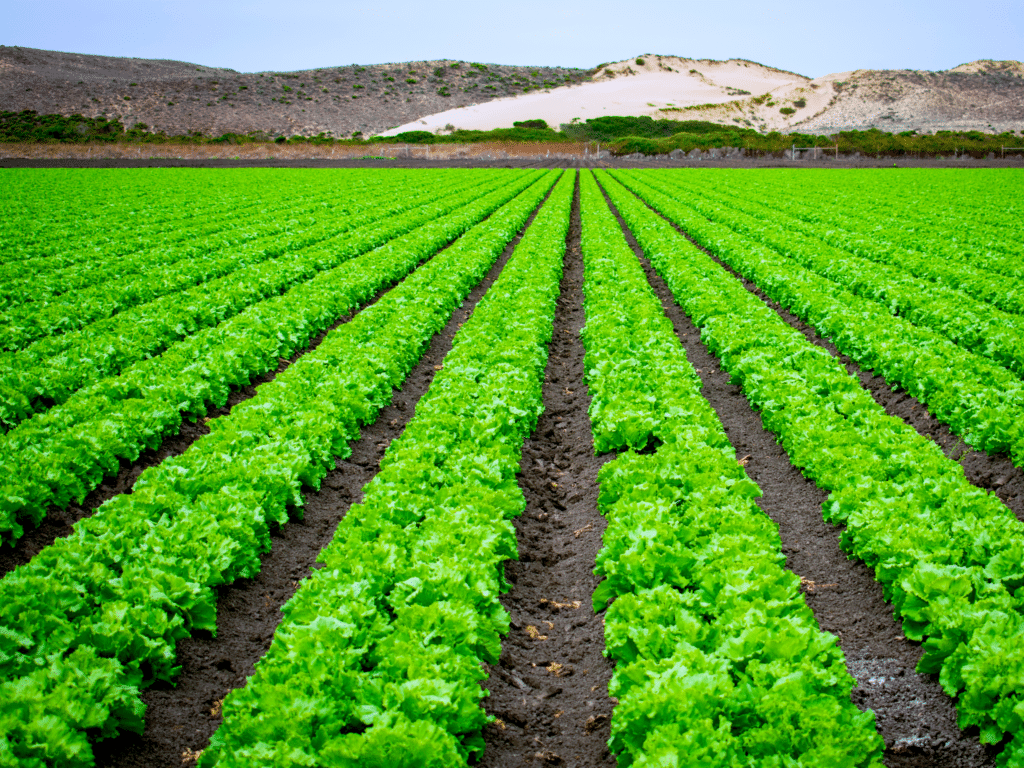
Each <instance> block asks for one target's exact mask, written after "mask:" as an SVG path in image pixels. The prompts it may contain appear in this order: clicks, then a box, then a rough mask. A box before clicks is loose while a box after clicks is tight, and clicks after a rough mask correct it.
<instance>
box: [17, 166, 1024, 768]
mask: <svg viewBox="0 0 1024 768" xmlns="http://www.w3.org/2000/svg"><path fill="white" fill-rule="evenodd" d="M0 174H2V175H0V178H2V180H3V185H2V186H0V210H2V211H3V222H4V226H3V233H2V235H0V569H2V580H0V729H2V732H3V740H2V741H0V766H33V767H34V768H35V767H38V768H44V767H46V768H49V767H64V766H69V767H73V768H77V767H79V766H93V765H101V766H142V765H148V766H156V765H164V766H172V765H173V766H181V765H185V766H188V765H199V766H202V767H203V768H228V767H229V766H238V767H239V768H241V767H242V766H247V767H248V766H324V767H332V768H333V767H336V766H337V767H342V766H344V767H349V766H351V767H352V768H354V767H355V766H387V767H388V768H404V767H406V766H408V767H409V768H412V767H414V766H415V767H417V768H446V767H447V766H459V765H480V766H518V765H566V766H598V765H600V766H614V765H619V766H636V767H637V768H641V767H642V768H654V767H655V766H657V767H658V768H675V767H683V766H708V767H709V768H710V767H712V766H723V767H724V766H729V767H730V768H737V767H739V766H759V767H760V766H766V767H771V768H784V767H785V768H796V767H797V766H807V767H808V768H810V767H811V766H849V767H850V768H854V767H857V768H869V767H870V768H877V767H879V766H883V765H885V766H889V767H890V768H893V767H894V766H907V767H908V768H909V767H910V766H1010V767H1015V768H1024V525H1022V523H1021V520H1024V472H1022V469H1024V237H1022V235H1024V223H1022V222H1024V210H1022V203H1021V201H1022V199H1024V194H1022V193H1024V177H1022V176H1021V175H1020V173H1019V172H1017V171H1014V170H973V171H972V170H949V171H945V170H913V169H900V170H895V169H893V170H858V171H854V170H851V171H830V170H690V169H665V170H629V169H621V168H620V169H599V170H596V171H594V170H591V169H581V170H579V171H577V170H574V169H569V170H564V171H562V170H550V169H540V170H531V169H500V168H479V169H397V168H396V169H340V170H273V169H235V170H199V169H146V170H94V169H90V170H34V169H32V170H5V171H2V172H0Z"/></svg>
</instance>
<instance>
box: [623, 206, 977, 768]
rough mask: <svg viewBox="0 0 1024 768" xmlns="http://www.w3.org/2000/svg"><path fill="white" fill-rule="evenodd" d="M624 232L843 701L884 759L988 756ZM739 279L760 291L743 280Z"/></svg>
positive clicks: (908, 762)
mask: <svg viewBox="0 0 1024 768" xmlns="http://www.w3.org/2000/svg"><path fill="white" fill-rule="evenodd" d="M613 210H614V208H613ZM616 215H617V211H616ZM620 222H621V219H620ZM684 234H685V233H684ZM626 237H627V240H628V241H629V243H630V245H631V246H632V247H633V249H634V250H635V251H636V252H637V255H638V256H639V257H640V261H641V263H642V264H643V267H644V270H645V272H646V273H647V276H648V279H649V280H650V282H651V285H652V287H653V288H654V290H655V292H656V293H657V295H658V296H659V298H660V299H661V301H662V305H663V307H664V308H665V312H666V314H667V315H668V316H669V318H670V319H671V320H672V323H673V325H674V327H675V329H676V333H677V334H678V336H679V338H680V340H681V341H682V343H683V346H684V348H685V349H686V354H687V357H688V358H689V360H690V362H691V363H692V364H693V365H694V367H695V368H697V372H698V373H699V374H700V376H701V379H702V380H703V383H704V387H703V390H702V394H703V395H704V397H705V398H707V400H708V401H709V402H710V403H711V405H712V407H713V408H714V409H715V411H716V412H717V413H718V417H719V419H721V421H722V424H723V426H724V427H725V431H726V434H727V435H728V437H729V440H730V441H731V442H732V444H733V447H734V448H735V449H736V454H737V459H745V460H746V462H747V463H746V469H747V473H748V474H749V475H750V477H751V479H752V480H754V482H756V483H757V484H758V485H759V486H760V487H761V490H762V492H763V494H764V495H763V496H762V497H761V499H760V500H759V502H758V506H759V507H760V508H761V509H762V510H763V511H764V512H765V513H766V514H767V515H768V516H769V517H771V518H772V519H773V520H774V521H775V522H776V523H777V524H778V526H779V535H780V538H781V540H782V551H783V553H785V555H786V559H787V567H788V568H789V569H790V570H792V571H793V572H794V573H796V574H798V575H799V576H800V577H801V578H802V579H803V580H804V590H803V591H804V596H805V599H806V600H807V604H808V606H809V607H810V608H811V610H812V611H813V612H814V615H815V618H816V619H817V621H818V624H819V626H820V627H821V628H822V629H823V630H825V631H828V632H832V633H833V634H835V635H836V636H837V637H838V638H839V642H840V645H841V646H842V648H843V652H844V653H845V654H846V661H847V667H848V668H849V670H850V673H851V674H852V675H853V677H854V678H855V679H856V680H857V687H856V688H855V689H854V691H853V701H854V702H855V703H856V704H857V706H858V707H860V708H861V709H870V710H873V711H874V713H875V716H876V723H877V727H878V731H879V733H880V734H881V735H882V737H883V738H884V739H885V745H886V751H885V758H884V760H885V764H886V765H887V766H889V768H925V766H928V767H929V768H931V767H934V768H954V767H956V768H967V767H968V766H970V767H971V768H974V767H976V766H977V767H980V766H990V765H993V764H994V763H993V756H992V753H990V751H989V750H986V749H985V748H984V747H982V746H981V744H980V743H979V742H978V735H977V729H972V730H971V731H968V732H966V733H965V732H962V731H960V729H959V728H958V727H957V725H956V711H955V709H954V706H953V702H952V700H951V699H950V698H949V697H948V696H947V695H946V694H945V692H943V690H942V688H941V687H940V686H939V683H938V676H937V675H921V674H918V673H917V672H915V671H914V668H915V666H916V664H917V661H918V659H919V658H920V657H921V648H920V646H919V645H917V644H915V643H912V642H910V641H909V640H907V639H906V638H905V637H904V636H903V632H902V628H901V625H900V623H899V622H897V621H895V620H894V619H893V615H892V608H891V606H890V605H888V604H887V603H886V602H885V599H884V597H883V594H882V587H881V585H880V584H879V583H878V582H877V581H875V579H874V574H873V572H872V571H871V570H870V569H869V568H868V567H867V566H865V565H864V564H863V563H861V562H860V561H857V560H851V559H848V558H847V556H846V554H845V553H844V552H843V551H842V550H841V549H840V548H839V535H840V533H841V529H840V528H839V527H836V526H833V525H831V524H829V523H826V522H825V521H824V519H823V518H822V513H821V505H822V502H823V501H824V500H825V498H826V496H827V494H826V493H825V492H824V491H822V490H821V489H819V488H818V487H817V486H815V485H814V483H813V482H812V481H810V480H808V479H807V478H805V477H804V476H803V475H802V474H801V473H800V471H799V470H798V469H797V468H796V467H794V466H793V464H792V463H791V462H790V459H789V456H788V455H787V454H786V452H785V450H784V449H783V448H782V447H781V446H780V445H778V444H777V443H776V441H775V437H774V435H773V434H772V433H771V432H769V431H767V430H766V429H764V427H763V425H762V423H761V417H760V416H759V415H758V414H757V413H756V412H755V411H754V410H753V409H752V408H751V407H750V405H749V403H748V402H747V400H746V398H745V397H744V396H743V392H742V389H741V387H739V386H737V385H733V384H730V383H729V378H730V377H729V374H728V373H726V372H725V371H723V370H722V369H721V367H720V365H719V361H718V359H717V358H716V357H715V356H713V355H712V354H711V353H709V352H708V350H707V348H706V347H705V345H704V344H703V343H702V342H701V341H700V331H699V329H698V328H697V327H696V326H695V325H694V324H693V322H692V321H691V320H690V318H689V317H688V316H687V315H686V314H685V313H683V311H682V310H681V308H680V307H679V305H678V304H676V303H675V301H674V299H673V297H672V294H671V292H670V291H669V289H668V286H667V285H666V284H665V282H664V281H663V280H662V279H661V278H660V277H659V276H658V275H657V273H656V272H655V271H654V269H653V268H652V267H651V265H650V262H649V261H648V260H647V259H646V258H645V257H644V256H643V254H642V251H641V250H640V248H639V246H638V245H637V243H636V240H635V239H634V238H633V236H632V235H631V234H629V233H628V231H627V232H626ZM705 252H706V251H705ZM716 260H717V259H716ZM719 263H721V262H719ZM723 266H724V265H723ZM730 272H731V270H730ZM733 274H734V275H735V273H733ZM743 283H744V285H745V286H746V288H747V289H748V290H750V291H751V292H752V293H755V295H757V296H759V298H762V299H764V296H763V295H762V294H761V293H760V292H759V291H758V290H757V289H756V288H755V287H754V286H753V284H752V283H750V282H749V281H746V280H744V281H743ZM766 303H768V304H769V306H771V307H772V309H774V310H776V311H779V313H780V315H781V316H782V317H783V319H784V320H786V321H787V322H789V323H790V324H791V325H794V326H795V327H798V326H799V325H801V324H800V323H799V321H797V320H796V319H795V318H794V317H793V316H792V315H789V314H788V313H786V312H784V311H780V308H779V306H778V305H777V304H774V303H772V302H766ZM804 328H805V329H806V326H804ZM804 332H805V334H806V333H807V330H804ZM811 335H813V334H811ZM819 341H820V340H819Z"/></svg>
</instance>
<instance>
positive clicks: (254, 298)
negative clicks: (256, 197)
mask: <svg viewBox="0 0 1024 768" xmlns="http://www.w3.org/2000/svg"><path fill="white" fill-rule="evenodd" d="M508 180H509V177H504V176H493V177H491V178H489V179H486V180H485V179H479V178H475V179H458V180H453V181H454V182H455V183H454V184H453V185H452V186H451V187H448V188H447V189H445V190H444V191H443V192H438V190H437V189H436V185H435V187H434V188H432V189H431V190H430V191H421V192H419V193H417V190H415V189H404V190H403V189H401V188H398V189H394V188H393V189H394V191H395V192H399V191H402V192H404V194H401V195H397V194H396V196H395V197H394V198H392V199H390V200H388V201H375V210H373V211H372V212H368V213H367V214H365V215H363V216H355V217H352V218H351V219H348V220H344V219H341V220H339V231H338V233H336V234H335V235H334V236H332V237H330V238H328V239H327V240H325V241H322V242H319V243H316V244H314V245H311V246H308V247H306V248H302V249H299V250H297V251H295V252H293V253H289V254H288V256H287V258H277V259H269V260H268V261H265V262H259V263H256V264H252V265H250V266H246V267H241V268H240V269H238V270H236V271H234V272H232V273H230V274H228V275H225V276H224V277H221V278H217V279H214V280H210V281H209V282H207V283H203V284H201V285H199V286H195V287H193V288H190V289H187V290H184V291H180V292H178V293H173V294H170V295H167V296H163V297H161V298H159V299H156V300H154V301H152V302H148V303H146V304H142V305H139V306H136V307H132V308H130V309H126V310H125V311H123V312H119V313H118V314H116V315H114V316H113V317H110V318H107V319H105V320H100V321H97V322H95V323H91V324H90V325H87V326H86V327H84V328H82V329H79V330H77V331H71V332H69V333H63V334H60V335H58V336H50V337H48V338H45V339H40V340H39V341H37V342H36V343H34V344H31V345H30V346H28V347H26V348H25V349H22V350H19V351H18V352H6V353H0V424H2V425H5V426H8V427H10V426H14V425H15V424H17V423H18V422H19V421H21V420H22V419H24V418H26V417H28V416H30V415H31V414H32V413H37V412H40V411H44V410H46V409H48V408H49V407H50V406H52V405H54V404H59V403H63V402H64V401H65V400H67V399H68V398H69V397H71V395H72V394H74V393H75V392H77V391H78V390H79V389H81V388H82V387H84V386H88V385H90V384H93V383H95V382H97V381H99V380H100V379H102V378H104V377H107V376H110V375H112V374H117V373H119V372H121V371H122V370H123V369H125V368H127V367H129V366H131V365H133V364H134V363H137V362H138V361H140V360H143V359H145V358H147V357H151V356H153V355H157V354H160V353H161V352H162V351H163V350H164V349H166V348H167V347H168V346H169V345H171V344H173V343H174V342H176V341H178V340H180V339H182V338H185V337H187V336H190V335H192V334H194V333H196V332H197V331H199V330H201V329H203V328H208V327H210V326H214V325H216V324H218V323H221V322H223V321H224V320H226V319H228V318H230V317H232V316H234V315H237V314H238V313H239V312H240V311H242V310H243V309H245V308H246V307H248V306H250V305H252V304H253V303H255V302H258V301H260V300H262V299H265V298H267V297H270V296H274V295H276V294H279V293H282V292H284V291H286V290H288V288H290V287H291V286H293V285H295V284H297V283H300V282H303V281H305V280H308V279H310V278H311V277H313V276H314V275H315V274H317V273H318V272H320V271H322V270H324V269H330V268H332V267H335V266H337V265H338V264H340V263H342V262H344V261H346V260H348V259H349V258H352V257H353V256H355V255H358V254H359V253H363V252H365V251H367V250H369V249H371V248H373V247H375V246H378V245H381V244H383V243H385V242H387V241H388V240H390V239H392V238H394V237H397V236H398V235H401V234H404V233H405V232H408V231H409V230H411V229H413V228H415V227H418V226H421V225H423V224H425V223H427V222H429V221H432V220H433V219H435V218H436V217H437V216H440V215H442V214H444V213H447V212H450V211H451V210H453V209H454V208H457V207H459V206H460V205H462V204H464V203H466V202H468V201H469V200H471V199H472V198H473V197H476V196H479V195H482V194H485V193H487V192H489V191H491V190H492V189H494V188H495V187H497V186H500V185H501V184H504V183H507V182H508Z"/></svg>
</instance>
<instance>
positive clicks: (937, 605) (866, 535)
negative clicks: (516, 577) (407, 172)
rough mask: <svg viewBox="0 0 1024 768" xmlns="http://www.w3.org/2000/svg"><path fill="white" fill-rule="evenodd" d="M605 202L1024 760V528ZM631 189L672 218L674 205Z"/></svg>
mask: <svg viewBox="0 0 1024 768" xmlns="http://www.w3.org/2000/svg"><path fill="white" fill-rule="evenodd" d="M601 179H602V181H603V182H606V189H607V190H608V192H609V194H610V195H611V197H612V199H613V200H614V202H615V204H616V205H617V206H618V208H619V211H620V212H621V213H622V215H623V217H624V218H625V220H626V222H627V223H628V225H629V227H630V229H631V230H632V231H633V233H634V234H635V235H636V237H637V240H638V241H639V243H640V245H641V247H642V248H643V250H644V252H645V254H647V255H648V256H649V257H650V259H651V261H652V263H653V265H654V266H655V268H656V269H657V271H658V273H659V274H661V275H662V277H663V278H664V279H665V281H666V282H667V283H668V285H669V288H670V290H671V291H672V293H673V295H674V296H675V298H676V300H677V301H678V302H679V303H680V305H681V306H682V308H683V310H684V311H685V312H686V313H687V314H688V315H689V316H690V317H691V318H692V319H693V321H694V322H695V323H696V324H697V325H698V326H699V327H700V328H701V338H702V340H703V341H705V343H707V345H708V347H709V349H710V350H711V351H712V352H713V353H714V354H715V355H716V356H718V357H719V359H720V360H721V363H722V366H723V368H724V369H725V370H726V371H728V372H729V373H730V374H731V375H732V376H733V378H734V380H735V381H737V382H739V383H740V384H741V385H742V387H743V392H744V394H745V396H746V397H747V398H748V400H749V401H750V402H751V404H752V405H754V406H755V407H756V408H758V409H759V410H760V412H761V418H762V421H763V423H764V425H765V427H766V428H767V429H769V430H771V431H772V432H774V433H775V434H776V435H777V436H778V438H779V439H780V441H781V443H782V445H783V446H784V447H785V449H786V451H787V452H788V454H789V457H790V460H791V461H792V462H793V464H794V465H795V466H797V467H800V468H801V470H802V471H803V472H804V474H805V475H807V476H808V477H810V478H811V479H813V480H814V482H815V483H816V484H817V485H818V486H819V487H821V488H823V489H825V490H827V491H829V492H830V495H829V498H828V500H827V501H826V502H825V505H824V506H823V510H824V513H825V516H826V518H827V519H829V520H831V521H833V522H836V523H842V524H844V525H845V526H846V527H845V530H844V531H843V533H842V536H841V540H840V543H841V545H842V546H843V548H844V549H846V550H847V551H848V552H850V553H852V554H853V555H856V556H857V557H858V558H860V559H861V560H863V561H864V562H865V563H866V564H867V565H868V566H869V567H871V568H873V569H874V572H875V577H876V578H877V579H878V580H879V581H880V582H881V583H882V586H883V589H884V592H885V596H886V599H888V600H891V601H892V603H893V606H894V608H895V611H896V615H897V616H898V617H900V618H902V620H903V630H904V633H905V634H906V635H907V637H908V638H910V639H912V640H915V641H924V655H923V656H922V658H921V661H920V663H919V664H918V669H919V670H920V671H921V672H927V673H939V675H940V681H941V683H942V685H943V687H944V688H945V690H946V692H947V693H948V694H949V695H950V696H954V697H958V699H957V708H958V711H959V721H960V725H961V727H964V728H966V727H969V726H972V725H977V726H979V727H980V729H981V740H982V742H983V743H986V744H994V743H998V742H999V741H1001V740H1002V739H1003V738H1004V737H1013V740H1012V741H1011V742H1010V743H1009V744H1008V746H1007V747H1006V748H1005V749H1004V750H1003V752H1002V755H1001V757H1000V763H999V764H1000V765H1018V764H1020V761H1021V760H1024V739H1022V737H1021V736H1022V734H1024V723H1022V720H1024V699H1022V698H1021V691H1020V686H1019V680H1020V679H1021V678H1022V676H1024V653H1022V652H1021V646H1020V644H1019V643H1018V642H1017V638H1019V637H1020V636H1021V635H1022V633H1024V605H1022V603H1024V600H1022V597H1021V595H1020V593H1019V590H1020V587H1021V586H1022V585H1024V565H1022V563H1024V525H1022V524H1021V523H1020V522H1018V521H1017V520H1016V519H1015V518H1014V516H1013V514H1012V513H1011V512H1010V510H1008V509H1007V508H1006V507H1005V506H1004V505H1003V504H1002V503H1001V502H1000V501H999V499H998V498H997V497H996V496H994V495H993V494H991V493H989V492H987V491H983V490H981V489H979V488H977V487H975V486H973V485H971V483H969V482H968V481H967V479H966V478H965V476H964V471H963V469H962V467H960V465H959V464H957V463H956V462H954V461H952V460H950V459H948V458H946V456H944V455H943V453H942V451H941V450H940V449H939V448H938V446H937V445H936V444H935V443H933V442H932V441H930V440H928V439H927V438H925V437H922V436H921V435H919V434H918V433H917V432H916V431H915V430H914V429H913V428H912V427H910V426H908V425H907V424H905V423H904V422H903V421H902V420H900V419H898V418H895V417H890V416H888V415H887V414H886V413H885V411H884V410H883V409H882V408H881V406H879V405H878V404H877V403H876V402H875V401H874V399H872V397H871V395H870V394H869V393H868V392H866V391H865V390H864V389H863V388H862V387H861V386H860V384H859V382H858V380H857V379H856V378H855V377H853V376H851V375H850V374H848V373H847V372H846V370H845V368H844V367H843V366H842V364H841V363H840V362H839V361H838V360H836V359H834V358H832V357H831V356H830V355H829V354H828V353H827V352H826V351H825V350H823V349H821V348H820V347H817V346H815V345H813V344H811V343H810V342H809V341H808V340H807V339H806V338H804V336H803V335H802V334H801V333H800V332H798V331H797V330H795V329H793V328H791V327H790V326H788V325H787V324H786V323H785V322H783V320H782V319H781V318H780V317H779V316H778V315H777V314H776V313H775V312H773V311H771V310H770V309H769V308H768V307H766V306H765V305H764V304H763V303H762V302H761V301H759V300H758V299H757V298H756V297H755V296H754V295H752V294H751V293H749V292H748V291H747V290H745V289H744V288H743V286H742V285H741V283H740V282H739V281H738V280H737V279H736V278H734V277H732V276H731V275H729V274H728V273H727V272H726V271H725V270H724V269H722V268H721V267H720V266H719V265H717V264H716V263H715V262H714V261H713V260H712V259H711V258H709V257H708V256H707V255H705V254H704V253H702V252H701V251H700V250H699V249H697V248H696V247H694V246H693V245H691V244H690V243H689V242H688V241H687V240H686V239H685V238H684V237H683V236H682V235H680V234H679V233H677V232H676V231H675V229H674V228H673V227H672V226H670V225H669V224H668V223H667V222H665V221H664V220H663V219H662V218H661V217H660V216H658V215H656V214H655V213H653V212H651V211H650V210H649V209H648V208H647V206H646V205H644V204H643V203H641V202H640V201H639V200H638V199H637V198H636V197H634V196H633V195H632V194H630V192H629V191H627V190H626V189H625V188H624V187H622V186H621V185H620V184H619V183H618V182H616V181H615V180H613V179H611V178H610V177H609V176H608V175H606V174H603V173H602V176H601ZM628 181H629V183H630V184H631V185H632V186H633V187H634V188H635V189H636V190H637V192H638V193H639V194H641V195H642V196H643V197H644V198H645V199H647V200H648V201H649V202H650V203H651V204H652V205H653V206H655V207H656V209H659V210H663V211H664V212H665V213H666V214H668V215H669V216H672V215H673V213H674V212H673V211H672V210H670V205H669V202H670V201H666V200H664V199H663V198H661V197H660V196H658V195H657V194H656V193H654V192H653V191H652V190H651V189H650V188H649V187H646V186H645V185H641V184H636V183H634V181H633V179H632V178H630V179H628Z"/></svg>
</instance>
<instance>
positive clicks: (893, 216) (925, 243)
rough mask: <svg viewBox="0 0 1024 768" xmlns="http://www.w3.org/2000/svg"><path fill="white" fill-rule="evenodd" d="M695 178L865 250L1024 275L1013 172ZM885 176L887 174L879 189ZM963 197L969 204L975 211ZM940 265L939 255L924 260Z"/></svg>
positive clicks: (1020, 184) (1023, 187)
mask: <svg viewBox="0 0 1024 768" xmlns="http://www.w3.org/2000/svg"><path fill="white" fill-rule="evenodd" d="M693 178H694V180H698V179H699V184H698V185H695V186H693V187H692V188H693V189H695V190H699V191H708V192H714V193H716V194H718V195H728V196H730V197H732V198H733V199H734V201H736V202H739V200H740V198H744V197H745V198H746V199H747V201H748V202H754V201H755V200H769V199H770V200H772V203H773V210H776V211H778V213H780V214H784V215H786V216H787V217H793V218H797V219H798V220H799V221H802V222H805V223H806V224H808V225H815V226H818V227H820V228H821V229H822V230H824V231H823V232H821V233H820V236H825V235H826V234H829V233H830V232H835V234H837V235H843V236H845V237H849V236H850V235H853V234H858V235H860V237H859V238H857V239H856V240H853V239H851V240H849V241H847V242H849V243H850V244H851V245H855V246H862V247H864V248H865V250H866V252H870V251H875V250H880V251H882V252H883V253H885V252H887V251H888V250H889V249H890V248H901V249H903V250H902V251H898V252H897V253H898V255H899V256H900V257H901V258H905V257H906V256H907V255H908V254H907V253H906V252H907V251H911V252H913V251H917V252H924V253H930V254H933V255H934V256H941V257H942V260H949V261H950V262H952V263H953V264H971V265H973V266H976V267H980V268H982V269H986V270H990V271H993V272H998V273H1000V274H1005V275H1008V276H1010V277H1016V278H1018V279H1019V278H1021V277H1024V262H1022V257H1024V243H1022V242H1021V239H1020V236H1019V234H1018V230H1019V223H1020V221H1019V220H1020V212H1019V211H1018V210H1017V201H1018V200H1019V199H1020V196H1021V193H1022V192H1024V181H1022V180H1021V178H1020V174H1018V173H1016V172H1014V171H1012V170H991V169H990V170H986V171H984V172H983V173H980V174H977V175H973V174H972V175H969V176H966V177H965V176H963V175H962V174H958V173H957V172H956V171H954V170H939V171H935V170H914V169H903V170H901V171H900V172H899V174H896V175H893V174H887V172H880V171H871V170H865V171H858V172H855V173H851V174H849V175H846V176H843V177H842V178H841V179H838V178H835V177H829V176H828V174H826V173H820V172H814V173H811V174H809V175H797V174H795V173H794V172H793V171H788V170H781V169H780V170H772V171H771V172H769V174H768V175H766V176H760V177H759V176H752V175H751V174H750V172H748V171H737V172H735V173H729V174H717V175H711V174H708V173H705V172H702V171H698V172H697V173H695V174H694V177H693ZM880 178H884V179H885V184H884V185H882V186H881V188H880V186H879V183H878V182H879V179H880ZM965 201H970V208H969V215H965ZM919 263H920V262H919ZM940 265H941V260H933V263H932V264H931V265H928V264H924V263H921V266H922V267H927V266H932V267H938V266H940Z"/></svg>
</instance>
